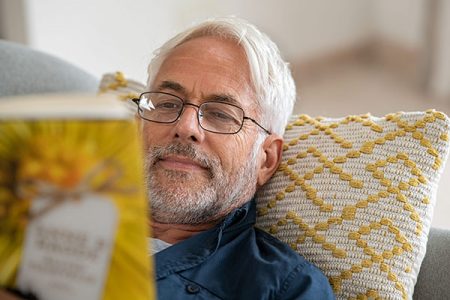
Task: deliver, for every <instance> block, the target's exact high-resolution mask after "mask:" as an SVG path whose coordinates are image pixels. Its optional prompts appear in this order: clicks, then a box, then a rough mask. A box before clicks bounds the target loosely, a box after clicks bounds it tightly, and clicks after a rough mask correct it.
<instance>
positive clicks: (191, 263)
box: [155, 201, 334, 300]
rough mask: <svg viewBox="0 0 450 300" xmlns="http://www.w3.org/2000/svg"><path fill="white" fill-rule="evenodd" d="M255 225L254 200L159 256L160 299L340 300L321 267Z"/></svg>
mask: <svg viewBox="0 0 450 300" xmlns="http://www.w3.org/2000/svg"><path fill="white" fill-rule="evenodd" d="M255 221H256V205H255V202H254V201H250V202H248V203H247V204H245V205H244V206H242V207H241V208H239V209H236V210H235V211H233V212H232V213H231V214H230V215H228V216H227V217H226V219H225V220H224V221H223V222H222V223H220V224H218V225H217V226H216V227H214V228H212V229H210V230H208V231H205V232H202V233H199V234H197V235H195V236H193V237H191V238H189V239H187V240H185V241H182V242H180V243H177V244H175V245H173V246H171V247H169V248H167V249H165V250H162V251H161V252H158V253H157V254H156V255H155V267H156V283H157V290H158V299H160V300H164V299H169V300H176V299H245V300H249V299H250V300H251V299H257V300H261V299H334V295H333V292H332V290H331V287H330V284H329V282H328V280H327V278H326V277H325V275H323V273H322V272H321V271H320V270H319V269H318V268H317V267H315V266H314V265H312V264H311V263H309V262H308V261H306V260H305V258H303V257H302V256H300V255H299V254H297V253H296V252H294V251H293V250H292V249H291V248H290V247H289V246H288V245H286V244H285V243H283V242H281V241H279V240H278V239H276V238H275V237H273V236H272V235H270V234H268V233H266V232H264V231H262V230H260V229H258V228H255V227H253V225H254V224H255Z"/></svg>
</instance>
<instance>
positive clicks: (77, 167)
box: [0, 120, 154, 299]
mask: <svg viewBox="0 0 450 300" xmlns="http://www.w3.org/2000/svg"><path fill="white" fill-rule="evenodd" d="M136 132H137V129H136V126H135V124H134V123H133V122H131V121H129V120H83V121H76V120H42V121H31V120H30V121H14V120H11V121H5V122H0V266H1V270H0V286H7V287H16V286H17V282H18V281H20V280H18V273H19V272H20V268H21V263H22V261H23V259H24V258H23V256H24V253H23V252H24V243H25V240H26V232H27V227H28V226H30V224H33V223H36V222H37V221H38V220H40V219H41V218H45V217H46V216H48V215H50V214H52V212H54V211H56V210H57V209H58V208H60V207H62V206H63V205H65V204H67V203H69V202H70V203H77V202H80V201H82V200H83V199H86V198H87V197H90V196H92V195H99V197H102V198H101V199H107V200H108V201H109V202H111V203H112V204H113V207H114V210H115V211H116V212H117V222H116V224H117V225H116V228H115V230H114V233H115V235H114V236H113V239H112V241H113V242H112V249H111V250H110V253H111V255H110V260H109V263H108V265H107V268H106V272H107V273H106V274H107V275H106V276H105V279H104V280H103V282H104V288H103V289H102V292H101V295H102V297H101V298H102V299H149V298H152V295H153V293H154V288H153V280H152V277H151V276H152V274H151V265H150V261H149V259H148V254H147V242H146V239H145V237H146V236H148V228H147V226H146V224H147V222H146V217H147V213H148V208H147V203H146V202H147V200H146V196H145V192H144V190H143V188H144V187H143V184H142V183H143V175H142V174H143V170H142V168H143V166H142V159H141V145H140V143H139V141H138V137H137V135H136ZM37 199H44V200H45V201H42V203H43V204H40V205H37V206H36V205H33V202H34V201H37ZM102 217H103V216H102V215H98V216H95V218H102ZM47 242H48V241H47ZM80 247H81V246H80ZM80 251H81V250H80Z"/></svg>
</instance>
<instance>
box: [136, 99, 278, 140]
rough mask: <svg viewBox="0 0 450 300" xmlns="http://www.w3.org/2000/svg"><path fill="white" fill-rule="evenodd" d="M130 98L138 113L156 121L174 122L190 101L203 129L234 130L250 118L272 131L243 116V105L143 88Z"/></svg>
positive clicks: (231, 132) (211, 130)
mask: <svg viewBox="0 0 450 300" xmlns="http://www.w3.org/2000/svg"><path fill="white" fill-rule="evenodd" d="M132 101H133V102H134V103H136V105H137V106H138V112H139V116H140V117H141V118H142V119H144V120H147V121H151V122H155V123H164V124H170V123H174V122H176V121H177V120H178V119H179V118H180V116H181V114H182V113H183V110H184V108H185V107H186V106H187V105H189V106H193V107H195V108H197V119H198V123H199V124H200V127H201V128H203V129H204V130H206V131H210V132H214V133H220V134H235V133H238V132H239V131H240V130H241V129H242V126H243V124H244V121H245V120H250V121H252V122H253V123H255V124H256V125H258V126H259V127H260V128H261V129H262V130H264V131H265V132H266V133H267V134H271V133H270V131H268V130H267V129H265V128H264V127H262V126H261V125H260V124H258V122H256V121H255V120H254V119H252V118H249V117H246V116H245V114H244V110H243V109H242V108H240V107H239V106H236V105H233V104H230V103H225V102H217V101H208V102H203V103H202V104H200V105H195V104H193V103H189V102H185V101H184V100H183V99H181V98H180V97H178V96H175V95H172V94H169V93H164V92H145V93H142V94H141V95H140V96H139V98H134V99H132Z"/></svg>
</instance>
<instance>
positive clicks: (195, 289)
mask: <svg viewBox="0 0 450 300" xmlns="http://www.w3.org/2000/svg"><path fill="white" fill-rule="evenodd" d="M186 291H187V292H188V293H189V294H197V293H198V292H200V288H199V287H198V286H196V285H195V284H188V285H186Z"/></svg>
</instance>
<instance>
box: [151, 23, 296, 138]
mask: <svg viewBox="0 0 450 300" xmlns="http://www.w3.org/2000/svg"><path fill="white" fill-rule="evenodd" d="M203 36H212V37H217V38H221V39H229V40H233V41H236V43H237V44H238V45H240V46H241V47H242V48H243V49H244V51H245V53H246V56H247V61H248V64H249V67H250V74H251V78H250V79H251V82H252V84H253V88H254V90H255V93H256V101H257V103H258V106H259V107H258V109H259V113H260V115H261V124H262V126H264V127H266V128H267V129H268V130H269V131H271V132H274V133H277V134H279V135H281V136H282V135H283V133H284V130H285V127H286V124H287V122H288V119H289V116H290V115H291V113H292V109H293V107H294V103H295V99H296V90H295V84H294V80H293V78H292V75H291V72H290V70H289V66H288V64H287V63H286V62H285V61H284V60H283V59H282V57H281V55H280V52H279V50H278V47H277V46H276V44H275V43H274V42H273V41H272V40H271V39H270V38H269V37H268V36H267V35H265V34H264V33H262V32H261V31H259V30H258V29H257V28H256V27H255V26H254V25H252V24H250V23H248V22H247V21H245V20H242V19H239V18H235V17H226V18H215V19H209V20H207V21H205V22H203V23H201V24H199V25H197V26H194V27H192V28H190V29H187V30H186V31H184V32H182V33H179V34H178V35H176V36H175V37H173V38H172V39H170V40H169V41H167V42H166V43H165V44H164V45H162V46H161V47H160V48H159V49H157V50H156V51H155V52H154V57H153V59H152V60H151V62H150V64H149V66H148V81H147V86H148V87H150V86H151V85H152V84H153V80H154V79H155V76H156V74H157V73H158V71H159V69H160V67H161V65H162V63H163V62H164V60H165V59H166V57H167V56H168V55H169V54H170V52H171V51H172V50H173V49H174V48H176V47H177V46H179V45H180V44H183V43H184V42H187V41H189V40H192V39H194V38H198V37H203Z"/></svg>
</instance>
